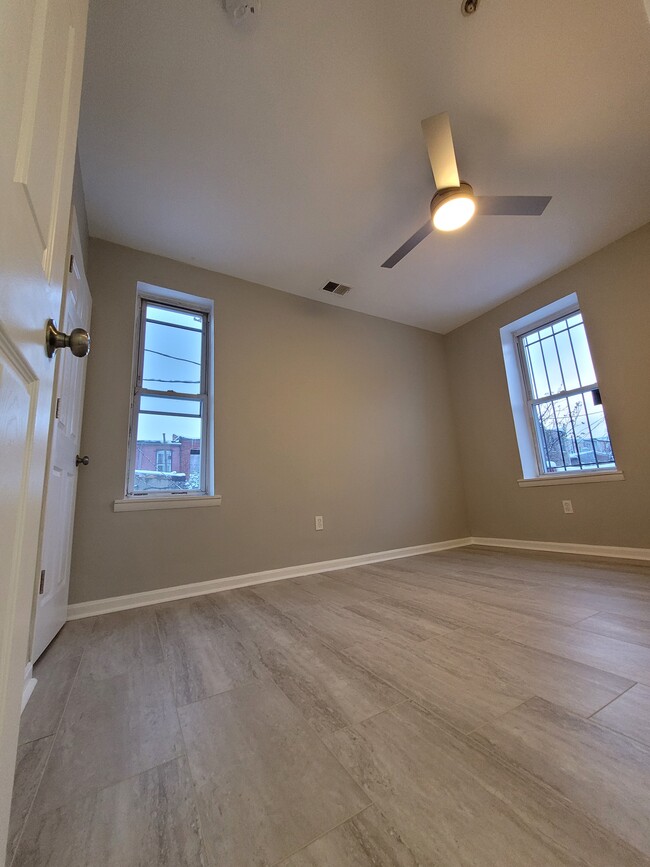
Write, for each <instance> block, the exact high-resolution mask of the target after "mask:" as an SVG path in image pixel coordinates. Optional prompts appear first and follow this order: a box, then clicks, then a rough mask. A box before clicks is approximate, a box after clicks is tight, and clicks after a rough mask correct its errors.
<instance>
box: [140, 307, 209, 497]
mask: <svg viewBox="0 0 650 867" xmlns="http://www.w3.org/2000/svg"><path fill="white" fill-rule="evenodd" d="M174 296H179V298H178V300H177V298H176V297H174V299H173V300H168V299H166V298H163V299H157V298H154V297H146V296H139V310H138V328H137V334H136V358H135V371H134V384H133V394H132V400H131V419H130V427H129V465H128V473H127V486H126V488H127V490H126V492H127V497H133V498H135V497H151V496H154V497H161V496H163V497H166V496H169V497H172V496H174V495H183V494H185V495H192V494H195V495H196V494H209V493H210V484H209V479H208V474H209V465H210V462H209V459H208V458H209V445H210V436H209V431H210V428H209V419H210V402H209V398H208V396H209V393H210V382H209V373H210V370H209V367H210V365H209V359H210V333H211V329H210V313H209V310H208V309H199V308H196V309H195V308H194V306H193V305H192V304H190V303H189V302H188V305H187V306H185V304H184V303H183V300H182V296H180V293H174Z"/></svg>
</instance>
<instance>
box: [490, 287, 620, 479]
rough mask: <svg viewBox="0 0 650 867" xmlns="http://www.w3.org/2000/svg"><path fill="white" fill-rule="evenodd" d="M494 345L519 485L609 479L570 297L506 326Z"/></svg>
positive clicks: (581, 330) (595, 393)
mask: <svg viewBox="0 0 650 867" xmlns="http://www.w3.org/2000/svg"><path fill="white" fill-rule="evenodd" d="M501 339H502V345H503V351H504V360H505V365H506V375H507V379H508V387H509V390H510V397H511V402H512V408H513V415H514V421H515V428H516V431H517V439H518V442H519V450H520V454H521V458H522V468H523V471H524V479H532V478H541V477H546V478H552V477H555V478H557V477H558V474H559V475H561V476H564V477H565V478H566V477H567V476H568V475H585V474H593V473H599V472H600V473H603V472H604V473H612V472H615V471H616V461H615V459H614V452H613V450H612V444H611V441H610V436H609V431H608V428H607V420H606V418H605V412H604V410H603V405H602V400H601V396H600V388H599V385H598V379H597V377H596V372H595V370H594V365H593V362H592V358H591V352H590V349H589V343H588V340H587V333H586V331H585V325H584V321H583V318H582V313H581V312H580V308H579V306H578V299H577V297H576V296H575V295H572V296H569V297H568V298H565V299H561V301H559V302H556V303H554V304H551V305H549V306H548V307H547V308H544V309H543V310H539V311H536V313H533V314H530V315H529V316H526V317H524V318H523V319H521V320H518V321H517V322H514V323H512V324H511V325H509V326H506V327H505V328H503V329H501Z"/></svg>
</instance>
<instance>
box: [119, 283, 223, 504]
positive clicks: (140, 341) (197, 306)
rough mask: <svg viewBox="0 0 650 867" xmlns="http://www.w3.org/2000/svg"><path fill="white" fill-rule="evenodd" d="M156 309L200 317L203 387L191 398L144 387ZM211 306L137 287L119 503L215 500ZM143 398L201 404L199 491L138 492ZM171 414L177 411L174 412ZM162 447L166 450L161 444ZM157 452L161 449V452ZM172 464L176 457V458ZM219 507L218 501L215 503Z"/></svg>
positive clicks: (185, 296)
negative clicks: (147, 341) (149, 325)
mask: <svg viewBox="0 0 650 867" xmlns="http://www.w3.org/2000/svg"><path fill="white" fill-rule="evenodd" d="M147 304H151V305H155V306H158V307H162V308H167V309H173V310H178V311H179V312H181V313H190V314H192V315H194V316H196V315H200V316H201V317H202V319H203V323H202V329H201V332H202V337H203V340H202V353H201V383H200V392H199V393H196V394H190V393H188V392H176V391H171V390H168V391H161V390H158V389H149V388H145V387H143V385H142V382H143V379H142V377H143V369H144V349H145V346H144V337H145V329H146V314H145V311H146V306H147ZM213 358H214V347H213V304H212V302H211V301H210V300H208V299H203V298H199V297H197V296H193V295H189V294H186V293H183V292H178V291H176V290H172V289H163V288H162V287H149V286H148V284H140V283H138V288H137V292H136V313H135V329H134V340H133V362H132V375H131V392H130V402H129V426H128V438H127V461H126V476H125V483H124V500H122V501H115V505H116V506H117V505H118V504H127V503H135V502H140V503H144V502H147V501H149V502H151V503H153V502H154V501H158V502H159V501H161V500H164V501H169V504H170V505H171V502H170V501H172V500H176V501H178V502H179V505H180V503H181V502H183V501H186V500H187V499H192V500H196V499H199V498H201V499H204V500H207V499H211V500H213V499H217V500H219V502H220V498H215V497H214V479H213V476H214V473H213V471H212V468H213V422H212V407H213V404H214V396H213V391H212V388H213V382H212V380H213V376H212V368H213ZM142 397H154V398H155V397H162V398H171V399H173V400H187V401H191V402H195V403H196V402H198V403H199V404H200V406H201V488H200V489H198V490H188V491H183V490H179V491H171V490H167V491H165V490H153V491H135V490H134V487H135V464H136V457H137V427H138V414H139V412H140V403H141V399H142ZM172 414H173V413H172ZM160 446H161V449H164V448H165V446H164V444H163V443H161V444H160ZM157 451H158V449H157ZM172 462H173V457H172ZM217 504H218V503H217Z"/></svg>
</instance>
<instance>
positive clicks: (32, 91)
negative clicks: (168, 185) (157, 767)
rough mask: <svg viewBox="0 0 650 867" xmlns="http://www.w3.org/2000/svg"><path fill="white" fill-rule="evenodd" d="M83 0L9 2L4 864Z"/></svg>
mask: <svg viewBox="0 0 650 867" xmlns="http://www.w3.org/2000/svg"><path fill="white" fill-rule="evenodd" d="M86 7H87V0H2V6H1V13H0V18H1V20H2V24H1V26H0V129H1V130H2V136H1V141H2V145H1V146H0V202H2V206H1V207H0V865H2V864H4V853H5V847H6V839H7V827H8V822H9V806H10V802H11V791H12V785H13V774H14V765H15V758H16V745H17V742H18V724H19V720H20V706H21V695H22V689H23V677H24V671H25V664H26V662H27V659H28V651H29V633H30V626H31V617H32V610H33V601H34V597H35V589H36V586H35V585H36V582H35V575H36V565H37V552H38V536H39V527H40V517H41V510H42V501H43V485H44V477H45V458H46V452H47V441H48V432H49V428H50V414H51V409H52V384H53V374H54V362H53V361H52V360H50V359H49V358H48V357H47V354H46V352H45V343H44V339H45V325H46V322H47V320H48V319H49V318H52V319H58V317H59V313H60V309H61V296H62V285H63V276H64V273H65V268H66V248H67V240H68V226H69V216H70V198H71V190H72V177H73V171H74V155H75V143H76V137H77V121H78V115H79V99H80V94H81V78H82V73H83V47H84V40H85V32H86V11H87V10H86Z"/></svg>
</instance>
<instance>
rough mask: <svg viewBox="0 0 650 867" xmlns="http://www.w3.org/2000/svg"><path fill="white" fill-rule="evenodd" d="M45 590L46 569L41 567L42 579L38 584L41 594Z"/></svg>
mask: <svg viewBox="0 0 650 867" xmlns="http://www.w3.org/2000/svg"><path fill="white" fill-rule="evenodd" d="M44 590H45V569H41V580H40V582H39V585H38V595H39V596H40V595H41V594H42V593H43V591H44Z"/></svg>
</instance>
